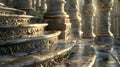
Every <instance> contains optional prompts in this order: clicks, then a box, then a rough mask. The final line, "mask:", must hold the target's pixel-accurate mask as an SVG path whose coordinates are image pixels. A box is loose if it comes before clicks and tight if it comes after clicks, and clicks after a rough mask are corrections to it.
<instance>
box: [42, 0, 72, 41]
mask: <svg viewBox="0 0 120 67" xmlns="http://www.w3.org/2000/svg"><path fill="white" fill-rule="evenodd" d="M46 3H47V11H46V13H45V14H44V22H45V23H48V24H49V25H48V26H47V30H52V31H55V30H57V31H62V32H61V34H60V36H59V38H60V39H65V40H69V38H70V36H71V35H70V29H71V24H70V21H69V18H68V17H69V16H68V15H67V13H66V12H65V11H64V5H65V0H47V1H46Z"/></svg>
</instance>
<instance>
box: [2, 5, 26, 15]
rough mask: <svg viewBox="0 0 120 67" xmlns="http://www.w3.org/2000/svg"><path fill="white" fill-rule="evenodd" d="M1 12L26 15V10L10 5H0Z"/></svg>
mask: <svg viewBox="0 0 120 67" xmlns="http://www.w3.org/2000/svg"><path fill="white" fill-rule="evenodd" d="M0 14H17V15H25V14H26V12H25V11H22V10H18V9H14V8H8V7H0Z"/></svg>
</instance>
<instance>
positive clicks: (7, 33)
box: [0, 24, 47, 40]
mask: <svg viewBox="0 0 120 67" xmlns="http://www.w3.org/2000/svg"><path fill="white" fill-rule="evenodd" d="M45 26H47V24H28V25H16V26H15V25H9V26H8V25H1V26H0V39H4V40H6V39H18V38H26V37H34V36H38V35H44V28H45Z"/></svg>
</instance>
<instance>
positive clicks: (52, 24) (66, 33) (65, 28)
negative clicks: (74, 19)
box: [44, 19, 71, 40]
mask: <svg viewBox="0 0 120 67" xmlns="http://www.w3.org/2000/svg"><path fill="white" fill-rule="evenodd" d="M44 22H45V23H48V24H49V25H48V26H47V30H51V31H52V30H58V31H62V32H61V34H60V36H59V38H60V39H65V40H69V39H70V36H71V34H70V28H71V24H70V23H69V19H45V21H44ZM63 22H64V23H63Z"/></svg>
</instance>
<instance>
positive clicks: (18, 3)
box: [14, 0, 32, 9]
mask: <svg viewBox="0 0 120 67" xmlns="http://www.w3.org/2000/svg"><path fill="white" fill-rule="evenodd" d="M14 3H15V5H14V7H15V8H17V9H32V0H14Z"/></svg>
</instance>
